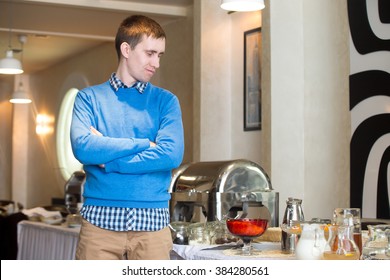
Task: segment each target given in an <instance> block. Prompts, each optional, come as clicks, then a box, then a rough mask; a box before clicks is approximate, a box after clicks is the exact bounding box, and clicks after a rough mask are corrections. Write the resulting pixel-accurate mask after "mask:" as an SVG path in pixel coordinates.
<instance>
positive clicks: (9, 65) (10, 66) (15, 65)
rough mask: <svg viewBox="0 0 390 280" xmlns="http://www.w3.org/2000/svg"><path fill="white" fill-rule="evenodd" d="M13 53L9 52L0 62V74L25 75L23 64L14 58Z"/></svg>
mask: <svg viewBox="0 0 390 280" xmlns="http://www.w3.org/2000/svg"><path fill="white" fill-rule="evenodd" d="M13 54H14V53H13V51H12V50H8V51H7V54H6V57H5V58H3V59H1V60H0V74H9V75H12V74H13V75H14V74H21V73H23V69H22V63H21V62H20V61H19V60H17V59H16V58H14V57H13Z"/></svg>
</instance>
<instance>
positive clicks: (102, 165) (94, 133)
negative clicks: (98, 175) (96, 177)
mask: <svg viewBox="0 0 390 280" xmlns="http://www.w3.org/2000/svg"><path fill="white" fill-rule="evenodd" d="M89 130H90V131H91V133H92V134H93V135H97V136H103V134H101V133H100V131H99V130H97V129H96V128H94V127H93V126H91V127H90V128H89ZM99 167H100V168H104V167H105V165H104V164H99Z"/></svg>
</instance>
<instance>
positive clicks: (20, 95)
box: [9, 82, 32, 104]
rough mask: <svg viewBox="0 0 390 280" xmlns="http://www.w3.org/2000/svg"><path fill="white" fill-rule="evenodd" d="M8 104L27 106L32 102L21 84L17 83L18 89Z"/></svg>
mask: <svg viewBox="0 0 390 280" xmlns="http://www.w3.org/2000/svg"><path fill="white" fill-rule="evenodd" d="M9 102H11V103H15V104H28V103H31V102H32V101H31V99H30V97H29V95H28V93H27V92H26V91H25V90H24V87H23V83H22V82H20V83H19V87H18V89H17V90H16V91H14V93H13V94H12V96H11V99H10V100H9Z"/></svg>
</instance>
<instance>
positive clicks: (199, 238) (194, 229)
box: [188, 223, 210, 245]
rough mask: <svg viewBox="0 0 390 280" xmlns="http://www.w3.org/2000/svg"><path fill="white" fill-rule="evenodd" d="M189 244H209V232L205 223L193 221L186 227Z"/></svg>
mask: <svg viewBox="0 0 390 280" xmlns="http://www.w3.org/2000/svg"><path fill="white" fill-rule="evenodd" d="M188 231H189V236H188V244H189V245H201V244H210V233H209V229H208V227H207V224H206V223H194V224H191V225H190V226H189V227H188Z"/></svg>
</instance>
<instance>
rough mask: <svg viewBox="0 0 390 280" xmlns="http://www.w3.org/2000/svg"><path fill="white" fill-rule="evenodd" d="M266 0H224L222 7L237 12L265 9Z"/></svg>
mask: <svg viewBox="0 0 390 280" xmlns="http://www.w3.org/2000/svg"><path fill="white" fill-rule="evenodd" d="M264 7H265V5H264V0H222V1H221V8H222V9H224V10H228V11H235V12H250V11H258V10H262V9H264Z"/></svg>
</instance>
